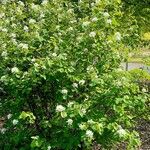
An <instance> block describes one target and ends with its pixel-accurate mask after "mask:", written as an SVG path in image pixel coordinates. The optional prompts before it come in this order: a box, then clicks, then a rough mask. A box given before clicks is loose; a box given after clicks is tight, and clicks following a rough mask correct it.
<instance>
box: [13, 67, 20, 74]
mask: <svg viewBox="0 0 150 150" xmlns="http://www.w3.org/2000/svg"><path fill="white" fill-rule="evenodd" d="M11 72H12V73H18V72H19V69H18V68H17V67H13V68H12V69H11Z"/></svg>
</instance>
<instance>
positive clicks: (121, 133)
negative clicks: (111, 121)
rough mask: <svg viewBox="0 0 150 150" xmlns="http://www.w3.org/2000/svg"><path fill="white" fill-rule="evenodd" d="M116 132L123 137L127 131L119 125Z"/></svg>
mask: <svg viewBox="0 0 150 150" xmlns="http://www.w3.org/2000/svg"><path fill="white" fill-rule="evenodd" d="M117 133H118V134H119V136H120V137H124V136H125V135H126V133H127V132H126V130H124V129H123V128H122V127H120V128H119V130H118V131H117Z"/></svg>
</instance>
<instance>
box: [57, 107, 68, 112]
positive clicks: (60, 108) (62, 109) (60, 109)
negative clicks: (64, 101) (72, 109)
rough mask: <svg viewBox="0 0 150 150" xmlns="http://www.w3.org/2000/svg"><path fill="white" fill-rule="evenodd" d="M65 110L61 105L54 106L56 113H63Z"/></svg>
mask: <svg viewBox="0 0 150 150" xmlns="http://www.w3.org/2000/svg"><path fill="white" fill-rule="evenodd" d="M65 110H66V108H65V107H63V106H62V105H57V106H56V112H63V111H65Z"/></svg>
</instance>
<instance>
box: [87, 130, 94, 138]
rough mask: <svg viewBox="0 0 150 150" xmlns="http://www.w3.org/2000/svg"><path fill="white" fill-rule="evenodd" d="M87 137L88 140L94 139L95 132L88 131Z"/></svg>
mask: <svg viewBox="0 0 150 150" xmlns="http://www.w3.org/2000/svg"><path fill="white" fill-rule="evenodd" d="M86 136H87V137H88V138H90V139H92V138H93V132H92V131H91V130H87V131H86Z"/></svg>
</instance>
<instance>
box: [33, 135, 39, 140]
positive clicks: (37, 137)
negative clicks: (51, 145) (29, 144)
mask: <svg viewBox="0 0 150 150" xmlns="http://www.w3.org/2000/svg"><path fill="white" fill-rule="evenodd" d="M31 139H34V140H38V139H39V136H31Z"/></svg>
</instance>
